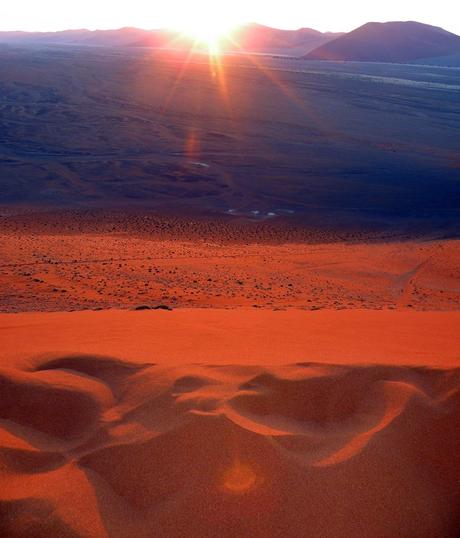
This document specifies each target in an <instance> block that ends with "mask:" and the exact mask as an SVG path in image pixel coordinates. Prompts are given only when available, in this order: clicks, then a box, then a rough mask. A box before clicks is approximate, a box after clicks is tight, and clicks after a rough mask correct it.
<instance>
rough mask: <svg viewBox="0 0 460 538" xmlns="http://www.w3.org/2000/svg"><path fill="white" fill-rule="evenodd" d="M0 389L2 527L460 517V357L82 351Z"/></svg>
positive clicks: (104, 530) (429, 525)
mask: <svg viewBox="0 0 460 538" xmlns="http://www.w3.org/2000/svg"><path fill="white" fill-rule="evenodd" d="M35 364H37V361H35ZM0 389H1V390H0V440H1V447H2V448H1V450H0V533H1V534H2V535H6V536H32V535H33V536H43V537H45V536H98V537H99V536H120V537H121V536H123V537H125V536H154V535H155V536H216V535H217V534H218V535H219V536H281V535H283V536H305V535H312V536H344V537H345V536H370V535H374V536H395V535H403V536H454V535H455V531H456V529H458V524H459V523H460V520H459V518H458V506H459V502H460V487H459V481H460V456H459V451H458V447H459V446H460V432H459V430H458V429H456V428H452V424H453V423H454V421H458V420H459V417H460V369H458V368H457V369H450V370H443V369H434V368H419V367H400V366H378V365H377V366H343V365H340V366H338V365H327V364H326V365H325V364H321V365H319V364H314V363H311V364H296V365H290V366H279V367H272V368H266V367H254V366H247V367H245V366H241V365H238V366H234V367H232V366H206V365H184V366H175V367H169V366H168V367H166V366H159V365H158V366H157V365H150V364H133V363H130V362H128V361H125V360H122V359H116V358H107V357H97V356H85V355H75V356H63V357H55V358H51V359H50V358H44V359H41V360H40V362H39V363H38V365H36V366H35V367H34V368H33V369H31V370H29V371H20V370H18V369H13V368H10V369H6V368H4V369H2V371H1V375H0ZM31 406H33V410H34V412H33V413H32V412H31Z"/></svg>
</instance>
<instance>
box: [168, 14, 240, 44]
mask: <svg viewBox="0 0 460 538" xmlns="http://www.w3.org/2000/svg"><path fill="white" fill-rule="evenodd" d="M240 24H241V21H239V20H237V19H235V18H234V17H231V16H230V17H229V16H228V14H223V13H222V12H218V11H215V12H213V11H211V10H206V11H202V10H196V11H195V10H194V11H190V12H188V13H187V17H182V18H181V20H178V21H177V22H176V23H175V24H174V25H173V28H172V29H174V30H176V31H179V32H181V33H182V34H184V35H187V36H189V37H190V38H192V39H194V40H195V41H196V42H197V43H200V44H202V45H205V46H207V47H208V49H209V51H210V52H212V53H218V52H219V45H220V44H221V42H222V41H223V40H224V39H226V38H227V39H229V38H230V37H231V32H232V30H233V29H234V28H235V27H237V26H239V25H240Z"/></svg>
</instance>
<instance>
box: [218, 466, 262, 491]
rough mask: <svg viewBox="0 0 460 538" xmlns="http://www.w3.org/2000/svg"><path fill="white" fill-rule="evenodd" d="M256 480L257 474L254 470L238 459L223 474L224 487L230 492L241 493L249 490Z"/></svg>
mask: <svg viewBox="0 0 460 538" xmlns="http://www.w3.org/2000/svg"><path fill="white" fill-rule="evenodd" d="M256 482H257V476H256V473H255V472H254V470H253V469H252V468H251V467H250V466H249V465H246V464H244V463H241V462H240V461H238V460H237V461H235V463H234V464H233V465H232V467H230V469H228V470H227V471H226V472H225V473H224V476H223V486H224V489H225V490H227V491H229V492H230V493H235V494H242V493H245V492H247V491H249V490H251V489H252V488H253V487H254V486H255V485H256Z"/></svg>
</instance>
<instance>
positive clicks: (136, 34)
mask: <svg viewBox="0 0 460 538" xmlns="http://www.w3.org/2000/svg"><path fill="white" fill-rule="evenodd" d="M340 35H342V34H333V33H321V32H318V31H317V30H312V29H310V28H302V29H300V30H279V29H276V28H269V27H267V26H261V25H259V24H248V25H244V26H241V27H240V28H237V29H235V30H234V32H233V33H232V34H231V35H230V36H229V37H228V38H224V39H222V43H221V46H222V49H223V50H226V51H229V50H243V51H246V52H262V53H276V54H290V55H296V56H303V55H304V54H306V53H307V52H309V51H311V50H313V49H314V48H316V47H319V46H320V45H323V44H325V43H327V42H329V41H331V40H332V39H335V38H336V37H338V36H340ZM0 42H4V43H5V42H6V43H16V44H27V43H29V44H32V43H42V44H63V45H64V44H65V45H68V44H71V45H97V46H108V47H114V46H132V47H168V46H169V47H174V48H188V47H191V46H192V45H193V42H194V40H193V39H192V38H190V37H188V36H186V35H183V34H180V33H177V32H176V33H175V32H172V31H167V30H141V29H138V28H121V29H119V30H94V31H90V30H66V31H62V32H44V33H40V32H36V33H28V32H0Z"/></svg>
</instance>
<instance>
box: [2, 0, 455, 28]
mask: <svg viewBox="0 0 460 538" xmlns="http://www.w3.org/2000/svg"><path fill="white" fill-rule="evenodd" d="M391 20H416V21H419V22H424V23H427V24H432V25H434V26H441V27H443V28H445V29H446V30H449V31H451V32H455V33H457V34H460V1H458V0H436V1H428V0H384V1H380V0H378V1H377V0H346V1H345V0H327V1H326V0H316V1H315V2H312V1H308V0H230V1H229V0H226V1H222V0H220V1H219V0H129V1H126V0H125V1H119V0H78V1H76V2H74V1H65V0H0V30H27V31H55V30H63V29H73V28H88V29H92V30H93V29H97V28H98V29H110V28H121V27H124V26H136V27H139V28H147V29H154V28H164V27H169V28H176V29H181V28H183V27H187V28H190V26H193V25H199V24H201V25H203V24H204V25H208V26H209V25H212V24H214V25H217V26H218V25H221V26H226V27H227V26H229V25H230V24H240V23H245V22H258V23H260V24H266V25H268V26H273V27H276V28H286V29H296V28H300V27H309V28H315V29H316V30H320V31H333V32H336V31H350V30H352V29H354V28H356V27H358V26H360V25H361V24H364V23H365V22H369V21H381V22H385V21H391Z"/></svg>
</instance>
